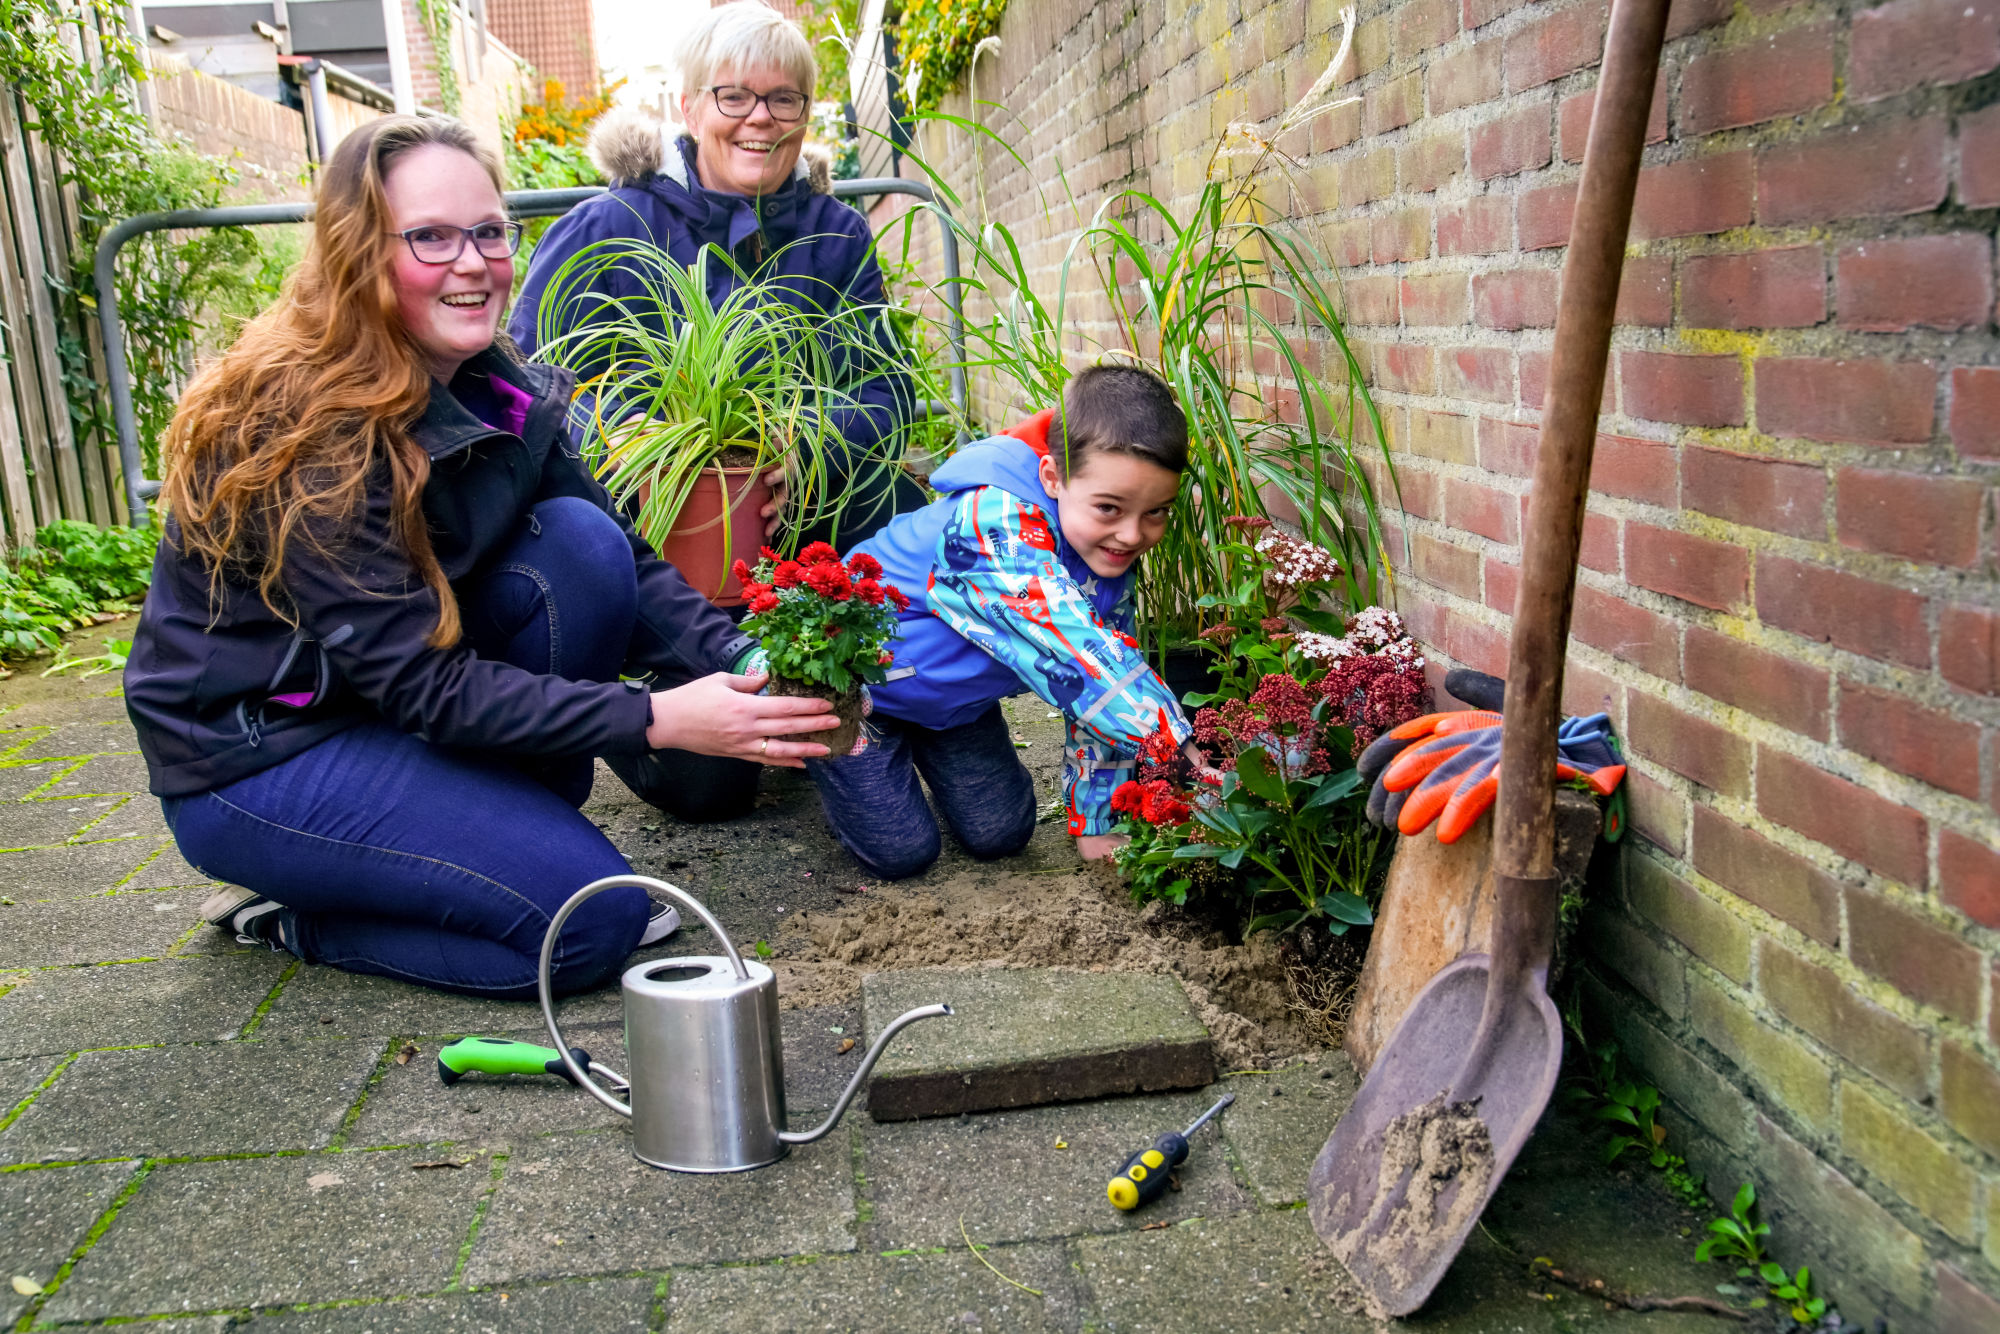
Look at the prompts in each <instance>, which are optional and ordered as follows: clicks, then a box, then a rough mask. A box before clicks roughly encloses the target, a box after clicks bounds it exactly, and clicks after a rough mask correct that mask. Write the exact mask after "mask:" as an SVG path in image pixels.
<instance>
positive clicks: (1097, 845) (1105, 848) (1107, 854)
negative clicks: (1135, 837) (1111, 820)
mask: <svg viewBox="0 0 2000 1334" xmlns="http://www.w3.org/2000/svg"><path fill="white" fill-rule="evenodd" d="M1131 841H1132V840H1131V839H1130V838H1129V837H1127V836H1126V835H1124V834H1079V835H1078V836H1077V840H1076V855H1077V856H1079V857H1081V858H1083V859H1084V860H1085V861H1087V862H1097V861H1109V860H1110V858H1111V854H1112V853H1114V852H1116V851H1118V849H1120V848H1122V847H1124V846H1125V845H1126V844H1127V843H1130V842H1131Z"/></svg>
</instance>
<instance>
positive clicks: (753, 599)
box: [734, 542, 910, 694]
mask: <svg viewBox="0 0 2000 1334" xmlns="http://www.w3.org/2000/svg"><path fill="white" fill-rule="evenodd" d="M734 573H735V575H736V578H737V581H738V582H739V583H741V584H742V585H743V594H744V596H745V597H746V598H747V599H749V604H750V614H749V615H748V616H746V617H745V618H744V620H743V629H744V630H745V631H746V632H747V633H749V634H753V635H755V636H757V639H758V641H759V642H760V643H762V644H763V646H764V652H765V653H766V654H768V655H769V656H770V660H771V675H772V676H773V677H774V678H780V679H783V680H787V681H793V682H810V683H813V684H816V685H821V686H824V687H826V688H827V689H828V690H831V691H833V692H835V693H836V694H846V693H848V692H850V691H852V690H854V689H855V687H857V686H859V685H860V684H861V683H862V682H864V681H866V682H870V683H873V684H880V683H881V682H882V680H883V679H884V677H885V676H886V674H887V672H888V669H889V663H890V658H891V655H890V652H889V649H888V643H889V641H890V640H891V639H893V638H895V635H896V614H897V613H898V612H900V611H902V610H904V609H905V608H907V607H908V606H909V605H910V600H909V599H908V598H907V597H905V596H903V593H902V590H900V589H898V588H897V587H896V586H895V585H894V584H885V583H883V582H882V566H881V565H880V564H879V563H878V562H877V561H876V559H875V558H874V557H873V556H870V555H869V554H868V553H866V552H862V551H858V552H856V553H855V554H854V555H853V556H851V557H849V558H848V560H847V562H846V563H845V564H842V563H841V559H840V553H839V552H837V551H835V550H834V549H833V548H832V547H830V546H828V545H827V544H826V543H824V542H814V543H812V544H811V545H810V546H808V547H806V549H805V550H803V551H801V552H800V553H799V555H798V559H797V560H787V559H786V558H785V557H783V556H780V555H779V554H778V553H777V552H775V551H773V550H771V548H769V547H765V548H764V549H763V557H762V559H760V560H759V561H758V562H757V568H756V569H754V570H753V569H751V568H750V567H749V566H748V565H747V564H745V563H744V562H743V561H740V560H739V561H737V562H736V568H735V571H734Z"/></svg>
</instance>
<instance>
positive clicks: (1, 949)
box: [0, 893, 201, 968]
mask: <svg viewBox="0 0 2000 1334" xmlns="http://www.w3.org/2000/svg"><path fill="white" fill-rule="evenodd" d="M200 906H201V905H200V901H199V896H198V895H196V894H192V893H166V894H108V895H105V894H101V895H98V896H96V897H94V898H87V899H55V900H49V901H43V902H39V903H22V902H19V901H16V902H15V903H14V904H13V905H12V906H11V907H0V968H32V967H38V966H39V967H62V966H64V965H68V964H79V963H111V962H114V961H116V960H119V959H154V958H158V957H159V956H161V955H163V954H165V953H166V952H167V951H168V950H169V949H172V948H173V945H174V942H175V941H177V940H179V939H180V938H181V937H182V936H184V935H186V934H187V932H188V928H190V927H192V926H194V925H195V924H196V923H198V922H199V921H200V920H201V914H200V912H198V911H197V909H199V907H200Z"/></svg>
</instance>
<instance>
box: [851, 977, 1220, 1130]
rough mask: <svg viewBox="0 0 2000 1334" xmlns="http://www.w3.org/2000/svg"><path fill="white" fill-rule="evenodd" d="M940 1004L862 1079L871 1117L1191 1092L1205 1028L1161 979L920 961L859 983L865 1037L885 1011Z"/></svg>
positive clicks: (878, 1026) (1202, 1064) (889, 1015)
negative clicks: (943, 1014) (938, 1012)
mask: <svg viewBox="0 0 2000 1334" xmlns="http://www.w3.org/2000/svg"><path fill="white" fill-rule="evenodd" d="M938 1003H945V1004H949V1005H950V1006H951V1007H952V1010H953V1012H954V1013H953V1014H952V1016H951V1017H950V1018H939V1019H928V1020H925V1021H923V1022H922V1023H919V1024H915V1025H912V1026H911V1027H910V1028H907V1029H905V1030H903V1032H902V1033H900V1034H898V1035H897V1037H896V1038H895V1039H894V1041H892V1042H891V1043H890V1044H889V1048H888V1050H887V1051H885V1052H884V1053H883V1054H882V1059H881V1061H880V1062H879V1063H878V1064H877V1065H876V1067H875V1073H874V1075H873V1076H872V1077H871V1078H870V1080H869V1084H868V1111H869V1115H871V1116H873V1117H874V1118H875V1119H876V1120H877V1121H902V1120H908V1119H910V1118H912V1117H918V1116H952V1115H956V1114H958V1113H960V1112H976V1111H984V1110H987V1109H989V1108H996V1107H1032V1106H1034V1105H1036V1104H1037V1103H1045V1102H1067V1101H1072V1100H1076V1099H1081V1098H1096V1097H1103V1096H1106V1095H1108V1094H1118V1093H1139V1092H1157V1091H1160V1090H1164V1089H1182V1088H1200V1087H1202V1086H1203V1085H1205V1084H1208V1083H1209V1082H1211V1081H1212V1080H1213V1079H1214V1078H1215V1052H1214V1046H1213V1044H1212V1043H1211V1042H1210V1040H1209V1036H1208V1030H1207V1029H1205V1028H1203V1027H1202V1025H1201V1021H1200V1020H1199V1019H1197V1018H1196V1017H1195V1013H1194V1008H1193V1007H1192V1006H1191V1005H1190V1004H1189V1003H1188V998H1187V993H1186V992H1184V991H1182V990H1181V985H1180V983H1179V982H1178V981H1176V980H1175V979H1174V978H1172V977H1167V976H1162V975H1156V974H1150V973H1112V972H1104V973H1092V972H1082V971H1078V970H1073V969H1064V968H981V969H953V968H920V969H911V970H908V971H903V972H894V973H872V974H870V975H869V976H868V977H866V978H864V979H863V980H862V983H861V1004H862V1013H863V1015H864V1017H865V1021H866V1025H867V1030H868V1040H869V1041H870V1042H871V1043H872V1042H873V1041H874V1038H875V1035H876V1034H878V1033H880V1032H881V1031H882V1030H883V1029H884V1028H886V1027H887V1026H888V1025H889V1023H890V1022H891V1021H892V1020H894V1019H895V1018H896V1016H897V1015H899V1014H902V1013H904V1012H905V1011H907V1010H913V1009H916V1008H918V1007H920V1006H924V1005H932V1004H938Z"/></svg>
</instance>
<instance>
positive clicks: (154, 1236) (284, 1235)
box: [0, 1150, 492, 1321]
mask: <svg viewBox="0 0 2000 1334" xmlns="http://www.w3.org/2000/svg"><path fill="white" fill-rule="evenodd" d="M426 1161H429V1158H428V1156H427V1155H426V1154H425V1153H423V1152H422V1151H421V1150H418V1151H415V1152H403V1153H395V1152H391V1153H340V1154H307V1155H304V1156H299V1157H285V1158H249V1159H235V1160H232V1161H228V1162H207V1163H168V1164H165V1165H164V1166H160V1167H156V1168H154V1169H153V1171H152V1173H151V1174H150V1175H149V1176H147V1178H146V1180H145V1183H144V1184H143V1185H141V1186H140V1187H139V1189H138V1190H137V1191H136V1192H135V1193H134V1194H133V1196H132V1198H131V1200H130V1201H129V1202H127V1204H126V1205H125V1207H124V1208H123V1209H121V1210H120V1211H119V1214H118V1217H117V1219H116V1220H115V1221H114V1222H113V1223H112V1224H111V1226H110V1228H109V1229H108V1230H107V1231H106V1232H105V1233H104V1235H103V1236H102V1237H100V1238H99V1239H98V1241H97V1243H96V1245H94V1246H93V1247H91V1249H90V1253H89V1254H87V1255H85V1256H84V1257H83V1259H82V1260H81V1261H80V1262H79V1263H78V1264H77V1267H76V1268H75V1269H74V1270H73V1271H72V1272H71V1273H70V1276H69V1278H68V1279H67V1280H66V1281H65V1282H64V1283H63V1285H62V1287H61V1288H60V1289H58V1290H57V1292H56V1294H55V1296H54V1297H53V1298H52V1299H51V1300H50V1301H49V1304H48V1305H47V1306H46V1307H45V1308H44V1309H43V1318H45V1319H49V1320H56V1321H63V1320H102V1319H105V1318H107V1317H110V1316H140V1315H151V1314H156V1313H165V1312H171V1311H190V1312H193V1311H214V1310H224V1309H234V1308H237V1307H244V1306H276V1305H279V1304H281V1303H283V1304H292V1303H301V1302H331V1301H341V1300H345V1299H349V1298H355V1297H378V1296H381V1295H382V1294H384V1293H394V1292H436V1291H437V1290H438V1289H440V1288H442V1287H444V1285H445V1284H446V1283H447V1282H449V1281H450V1279H451V1277H452V1272H453V1270H454V1269H455V1268H456V1267H457V1264H458V1256H459V1250H460V1248H461V1247H462V1246H463V1244H464V1242H465V1238H466V1236H467V1235H468V1233H469V1232H470V1229H471V1225H472V1219H473V1214H474V1208H475V1205H476V1204H477V1202H478V1200H479V1197H480V1196H482V1195H484V1194H485V1193H486V1192H487V1190H488V1189H489V1188H490V1187H491V1185H492V1179H491V1173H490V1172H489V1171H487V1170H486V1164H485V1163H484V1161H483V1160H479V1161H475V1163H474V1165H472V1166H469V1167H467V1168H465V1169H464V1170H462V1171H456V1172H454V1171H442V1170H433V1171H415V1170H412V1169H413V1167H414V1165H415V1164H417V1163H420V1162H426ZM0 1179H4V1178H0Z"/></svg>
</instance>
